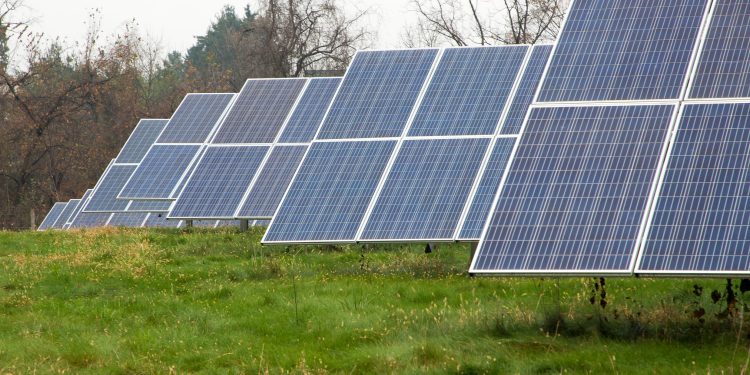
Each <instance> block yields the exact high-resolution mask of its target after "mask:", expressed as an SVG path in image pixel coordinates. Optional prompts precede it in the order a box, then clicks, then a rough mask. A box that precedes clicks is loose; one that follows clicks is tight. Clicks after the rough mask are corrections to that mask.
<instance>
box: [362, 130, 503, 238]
mask: <svg viewBox="0 0 750 375" xmlns="http://www.w3.org/2000/svg"><path fill="white" fill-rule="evenodd" d="M495 124H497V119H495ZM489 143H490V140H489V139H487V138H467V139H434V140H432V139H427V140H408V141H406V142H404V144H403V145H402V146H401V149H400V150H399V152H398V156H397V157H396V160H395V162H394V164H393V167H392V168H391V170H390V172H389V174H388V177H387V178H386V182H385V185H384V186H383V189H382V190H381V192H380V194H379V195H378V198H377V201H376V203H375V206H374V208H373V210H372V214H371V215H370V217H369V219H368V220H367V224H366V225H365V228H364V231H363V232H362V235H361V238H360V240H362V241H367V240H375V241H401V240H432V239H434V240H451V239H453V236H454V233H455V231H456V228H457V225H458V220H459V218H460V217H461V213H462V212H463V209H464V206H465V205H466V201H467V199H468V197H469V193H470V192H471V188H472V186H473V183H474V179H475V178H476V175H477V173H478V172H479V167H480V165H481V164H482V159H483V158H484V154H485V151H486V150H487V147H488V145H489Z"/></svg>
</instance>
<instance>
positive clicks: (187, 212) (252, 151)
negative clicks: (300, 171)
mask: <svg viewBox="0 0 750 375" xmlns="http://www.w3.org/2000/svg"><path fill="white" fill-rule="evenodd" d="M267 151H268V146H225V147H216V146H212V147H209V148H208V149H207V150H206V153H205V154H204V155H203V158H202V159H201V160H200V162H199V163H198V165H197V167H196V169H195V171H194V172H193V174H192V176H191V177H190V180H189V182H188V183H187V184H186V185H185V188H184V189H183V191H182V193H181V194H180V196H179V198H178V199H177V201H176V202H175V205H174V207H173V208H172V211H171V212H170V213H169V217H170V218H220V219H231V218H233V217H234V213H235V211H236V210H237V207H238V206H239V205H240V202H241V201H242V197H243V195H244V193H245V191H246V190H247V187H248V186H249V185H250V183H251V182H252V179H253V177H254V176H255V173H256V171H257V170H258V166H260V164H261V162H262V161H263V159H264V158H265V156H266V152H267Z"/></svg>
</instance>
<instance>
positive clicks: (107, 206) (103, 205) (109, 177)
mask: <svg viewBox="0 0 750 375" xmlns="http://www.w3.org/2000/svg"><path fill="white" fill-rule="evenodd" d="M135 169H136V165H132V164H128V165H118V164H114V165H111V166H110V167H109V168H108V169H107V170H106V171H105V172H104V175H103V176H102V177H101V179H100V181H99V183H98V184H97V185H96V189H95V190H94V192H93V193H92V194H91V199H89V200H88V203H86V206H85V207H84V208H83V211H84V212H110V213H111V212H122V211H125V209H126V208H127V206H128V203H129V202H128V201H127V200H122V199H117V194H119V193H120V190H122V188H123V186H125V183H126V182H127V181H128V179H129V178H130V176H131V175H132V174H133V171H135Z"/></svg>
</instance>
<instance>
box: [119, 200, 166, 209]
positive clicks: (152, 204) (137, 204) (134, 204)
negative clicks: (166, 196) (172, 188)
mask: <svg viewBox="0 0 750 375" xmlns="http://www.w3.org/2000/svg"><path fill="white" fill-rule="evenodd" d="M172 203H174V201H171V200H150V201H130V205H129V206H128V209H127V210H126V211H127V212H168V211H169V210H170V209H171V208H172Z"/></svg>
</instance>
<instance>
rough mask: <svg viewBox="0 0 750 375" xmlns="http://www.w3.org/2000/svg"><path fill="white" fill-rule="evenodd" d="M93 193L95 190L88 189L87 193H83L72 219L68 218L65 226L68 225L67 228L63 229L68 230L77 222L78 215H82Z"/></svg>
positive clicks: (71, 216)
mask: <svg viewBox="0 0 750 375" xmlns="http://www.w3.org/2000/svg"><path fill="white" fill-rule="evenodd" d="M92 191H93V189H88V190H86V192H85V193H83V197H81V200H80V201H79V202H78V203H77V204H76V208H75V211H73V213H71V215H70V217H68V221H66V222H65V224H67V227H66V226H63V229H68V228H69V227H70V225H71V224H73V222H74V221H75V219H76V217H78V214H80V213H81V211H82V210H83V206H84V205H85V204H86V202H87V201H88V199H89V197H90V196H91V192H92Z"/></svg>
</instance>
